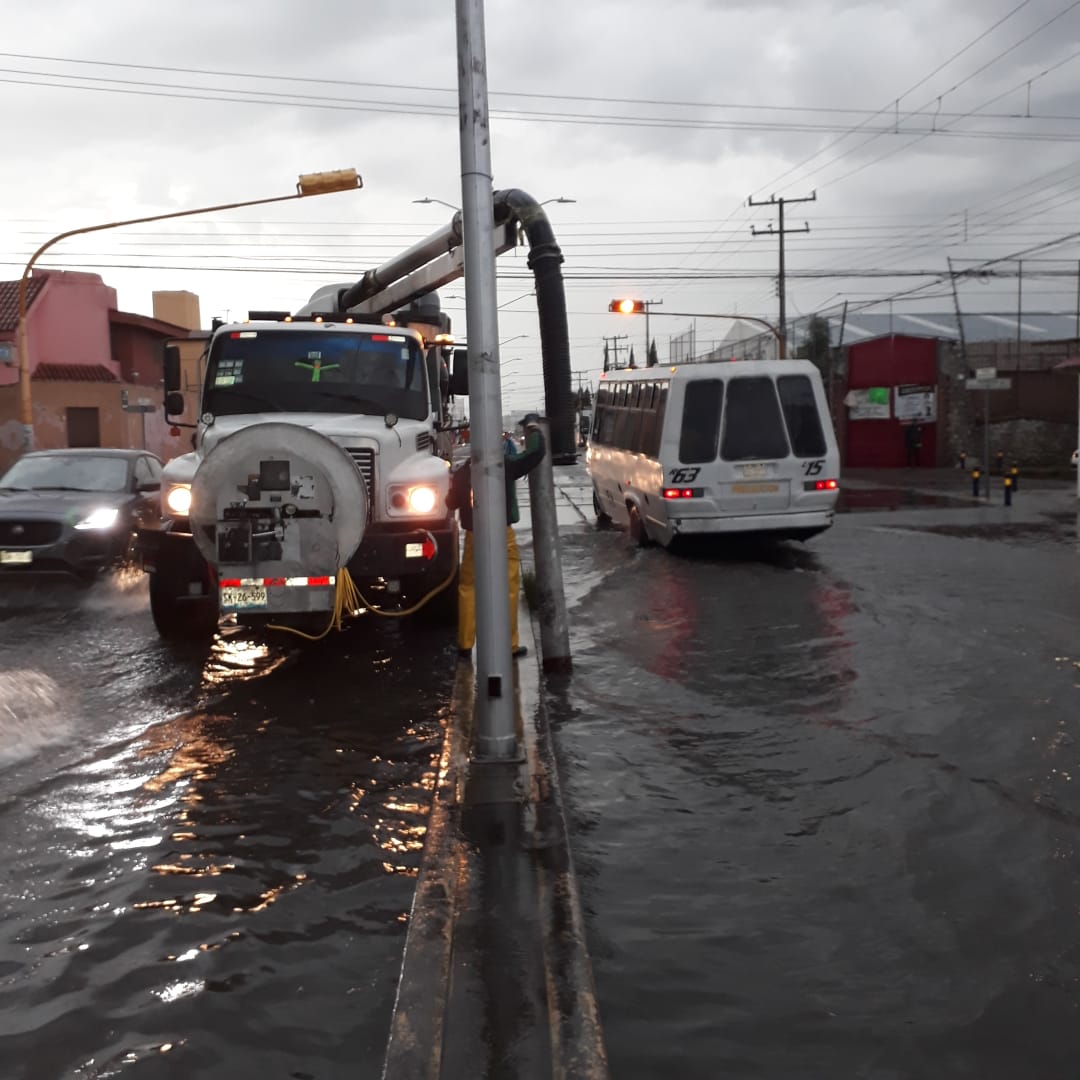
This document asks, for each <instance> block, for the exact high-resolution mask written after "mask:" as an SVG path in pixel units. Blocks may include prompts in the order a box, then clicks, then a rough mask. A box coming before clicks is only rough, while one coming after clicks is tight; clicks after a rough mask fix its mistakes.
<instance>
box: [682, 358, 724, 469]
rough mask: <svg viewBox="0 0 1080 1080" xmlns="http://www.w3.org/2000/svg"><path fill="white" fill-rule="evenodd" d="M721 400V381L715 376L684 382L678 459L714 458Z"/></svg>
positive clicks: (689, 461)
mask: <svg viewBox="0 0 1080 1080" xmlns="http://www.w3.org/2000/svg"><path fill="white" fill-rule="evenodd" d="M723 403H724V384H723V383H722V382H721V381H720V380H719V379H694V380H693V381H691V382H688V383H687V384H686V400H685V403H684V404H683V417H682V431H681V432H680V433H679V460H680V461H681V462H682V463H683V464H684V465H693V464H700V463H703V462H707V461H715V460H716V443H717V440H718V439H719V436H720V407H721V406H722V405H723Z"/></svg>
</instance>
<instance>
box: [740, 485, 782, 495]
mask: <svg viewBox="0 0 1080 1080" xmlns="http://www.w3.org/2000/svg"><path fill="white" fill-rule="evenodd" d="M731 490H732V491H734V492H735V494H736V495H774V494H776V492H778V491H779V490H780V485H779V484H732V485H731Z"/></svg>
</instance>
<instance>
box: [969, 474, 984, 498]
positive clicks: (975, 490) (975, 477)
mask: <svg viewBox="0 0 1080 1080" xmlns="http://www.w3.org/2000/svg"><path fill="white" fill-rule="evenodd" d="M981 475H982V473H980V472H979V470H978V469H972V470H971V494H972V495H974V496H975V498H976V499H977V498H978V497H979V477H980V476H981Z"/></svg>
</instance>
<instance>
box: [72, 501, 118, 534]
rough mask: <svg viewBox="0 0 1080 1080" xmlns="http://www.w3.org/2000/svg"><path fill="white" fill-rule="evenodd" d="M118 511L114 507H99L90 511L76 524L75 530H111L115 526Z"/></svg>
mask: <svg viewBox="0 0 1080 1080" xmlns="http://www.w3.org/2000/svg"><path fill="white" fill-rule="evenodd" d="M119 516H120V511H119V510H117V509H116V507H115V506H99V507H98V508H97V509H96V510H91V511H90V513H89V514H87V515H86V517H84V518H83V519H82V521H79V522H76V524H75V528H76V529H111V528H112V527H113V526H114V525H115V524H116V519H117V518H118V517H119Z"/></svg>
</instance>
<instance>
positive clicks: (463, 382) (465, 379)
mask: <svg viewBox="0 0 1080 1080" xmlns="http://www.w3.org/2000/svg"><path fill="white" fill-rule="evenodd" d="M450 393H451V394H453V395H454V397H468V396H469V350H468V349H455V350H454V370H453V371H452V372H451V374H450Z"/></svg>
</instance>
